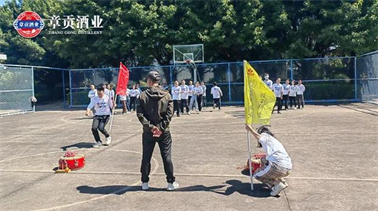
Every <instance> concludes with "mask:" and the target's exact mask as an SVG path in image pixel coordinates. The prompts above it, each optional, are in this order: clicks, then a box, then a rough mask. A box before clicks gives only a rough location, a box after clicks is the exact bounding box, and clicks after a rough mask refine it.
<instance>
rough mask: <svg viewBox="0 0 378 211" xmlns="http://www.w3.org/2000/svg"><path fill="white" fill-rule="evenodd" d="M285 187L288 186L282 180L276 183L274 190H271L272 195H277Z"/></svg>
mask: <svg viewBox="0 0 378 211" xmlns="http://www.w3.org/2000/svg"><path fill="white" fill-rule="evenodd" d="M285 188H287V185H284V184H283V183H282V182H280V183H279V184H278V185H275V186H274V187H273V189H272V192H270V195H271V196H277V195H279V194H280V193H281V191H283V190H284V189H285Z"/></svg>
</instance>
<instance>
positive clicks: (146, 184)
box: [142, 182, 150, 190]
mask: <svg viewBox="0 0 378 211" xmlns="http://www.w3.org/2000/svg"><path fill="white" fill-rule="evenodd" d="M148 189H150V187H148V182H143V183H142V190H148Z"/></svg>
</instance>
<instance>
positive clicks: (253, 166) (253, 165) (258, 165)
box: [245, 153, 266, 174]
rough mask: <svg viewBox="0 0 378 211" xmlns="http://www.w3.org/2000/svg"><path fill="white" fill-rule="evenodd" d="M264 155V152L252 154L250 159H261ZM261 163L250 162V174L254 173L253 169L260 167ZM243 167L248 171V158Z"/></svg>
mask: <svg viewBox="0 0 378 211" xmlns="http://www.w3.org/2000/svg"><path fill="white" fill-rule="evenodd" d="M264 157H266V154H265V153H259V154H255V155H253V156H252V159H261V158H264ZM261 166H262V164H257V163H252V174H254V173H255V171H256V170H257V169H258V168H260V167H261ZM245 169H247V170H248V171H249V160H247V165H246V166H245Z"/></svg>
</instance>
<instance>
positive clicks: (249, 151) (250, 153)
mask: <svg viewBox="0 0 378 211" xmlns="http://www.w3.org/2000/svg"><path fill="white" fill-rule="evenodd" d="M247 142H248V154H249V157H248V164H249V177H250V179H251V191H253V175H252V160H251V159H252V152H251V133H250V132H249V131H247Z"/></svg>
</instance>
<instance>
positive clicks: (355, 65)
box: [354, 57, 358, 100]
mask: <svg viewBox="0 0 378 211" xmlns="http://www.w3.org/2000/svg"><path fill="white" fill-rule="evenodd" d="M357 92H358V89H357V57H354V99H355V100H357V98H358V95H357Z"/></svg>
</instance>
